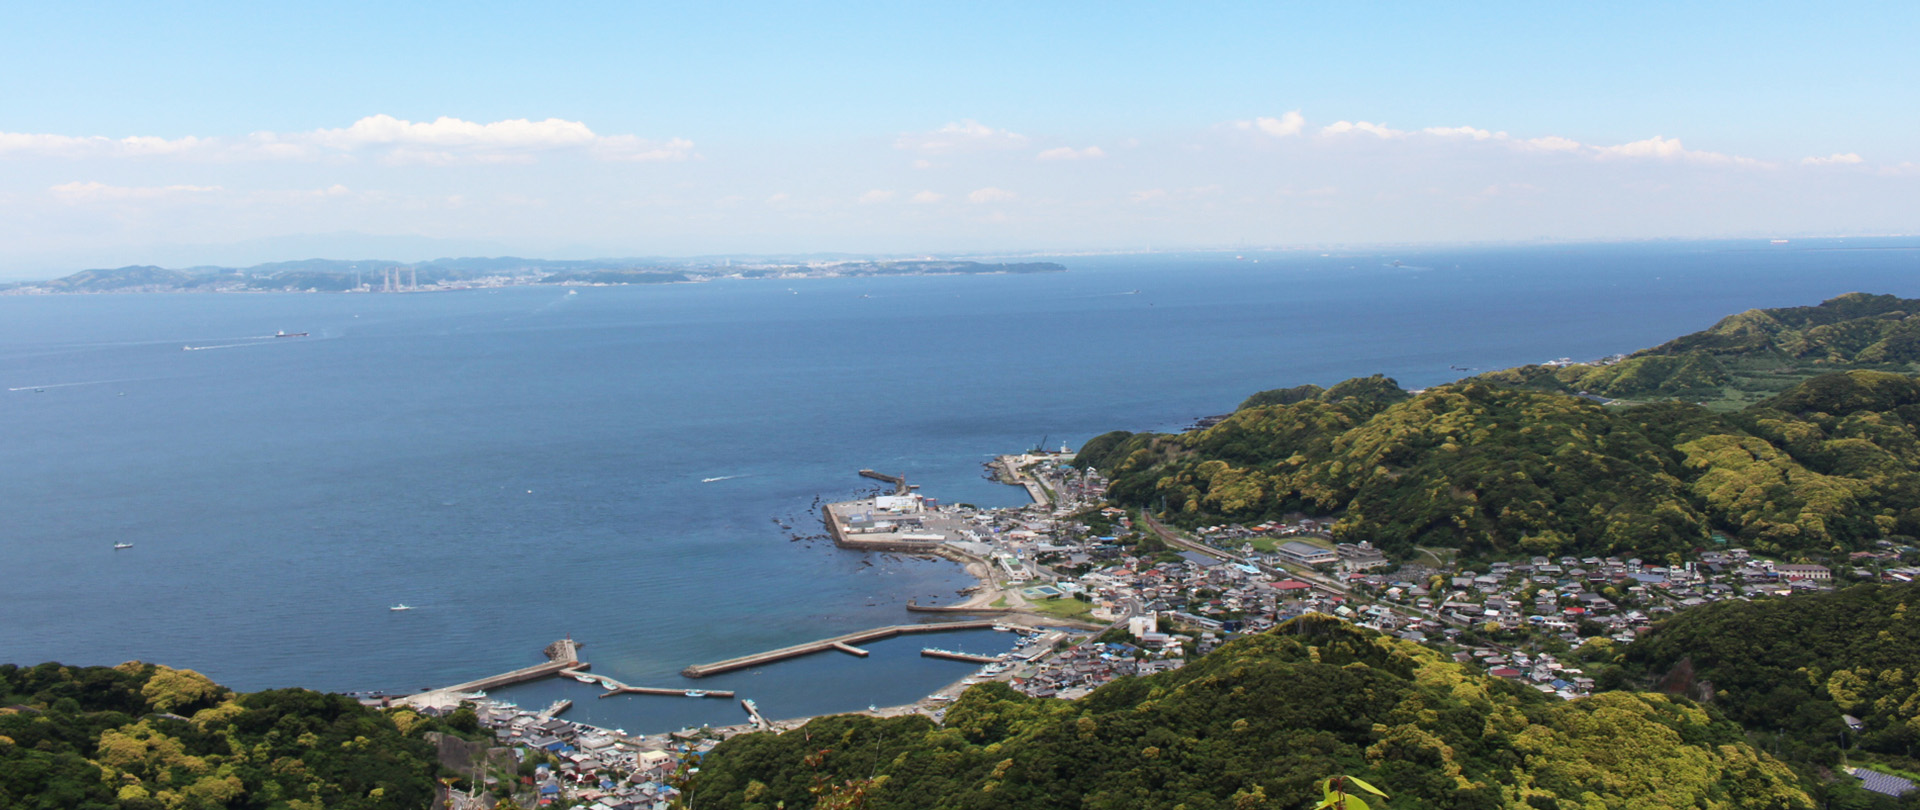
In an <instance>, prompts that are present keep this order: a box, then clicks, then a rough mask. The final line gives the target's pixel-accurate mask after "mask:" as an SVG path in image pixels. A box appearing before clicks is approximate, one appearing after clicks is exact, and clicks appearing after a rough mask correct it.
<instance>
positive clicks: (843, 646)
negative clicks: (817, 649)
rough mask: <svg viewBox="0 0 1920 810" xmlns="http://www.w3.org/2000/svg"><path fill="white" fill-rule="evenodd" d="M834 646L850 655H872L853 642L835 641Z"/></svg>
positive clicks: (863, 656) (862, 656)
mask: <svg viewBox="0 0 1920 810" xmlns="http://www.w3.org/2000/svg"><path fill="white" fill-rule="evenodd" d="M833 648H834V649H836V650H839V651H841V652H843V653H846V654H848V655H857V656H860V657H861V658H865V657H867V656H869V655H872V653H869V652H867V651H866V650H863V649H860V648H859V647H855V646H853V645H852V644H848V643H846V642H844V641H836V642H834V643H833Z"/></svg>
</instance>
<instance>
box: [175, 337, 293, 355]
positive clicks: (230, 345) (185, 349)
mask: <svg viewBox="0 0 1920 810" xmlns="http://www.w3.org/2000/svg"><path fill="white" fill-rule="evenodd" d="M244 339H245V340H263V341H264V340H272V339H273V336H272V335H268V336H266V337H264V338H244ZM271 345H273V344H271V343H216V344H214V345H211V346H181V347H180V350H181V351H183V352H203V351H206V350H208V349H239V348H243V347H246V346H271Z"/></svg>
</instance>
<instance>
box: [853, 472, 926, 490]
mask: <svg viewBox="0 0 1920 810" xmlns="http://www.w3.org/2000/svg"><path fill="white" fill-rule="evenodd" d="M842 469H845V468H842ZM860 475H862V476H864V477H866V478H871V479H873V480H875V481H885V482H887V483H889V484H892V485H893V494H895V495H905V494H907V493H908V492H911V491H913V487H910V486H907V478H906V476H903V475H888V474H886V473H883V472H874V471H872V470H861V471H860Z"/></svg>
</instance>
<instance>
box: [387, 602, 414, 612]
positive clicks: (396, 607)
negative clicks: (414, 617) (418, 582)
mask: <svg viewBox="0 0 1920 810" xmlns="http://www.w3.org/2000/svg"><path fill="white" fill-rule="evenodd" d="M387 609H388V610H391V611H394V612H396V613H397V612H399V611H402V610H412V609H413V606H412V605H409V604H407V603H405V602H402V603H400V604H398V605H394V606H393V607H390V608H387Z"/></svg>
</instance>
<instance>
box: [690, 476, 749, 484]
mask: <svg viewBox="0 0 1920 810" xmlns="http://www.w3.org/2000/svg"><path fill="white" fill-rule="evenodd" d="M745 477H746V476H744V475H721V476H716V477H713V478H702V479H700V483H702V484H711V483H713V482H715V481H732V480H733V479H735V478H745Z"/></svg>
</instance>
